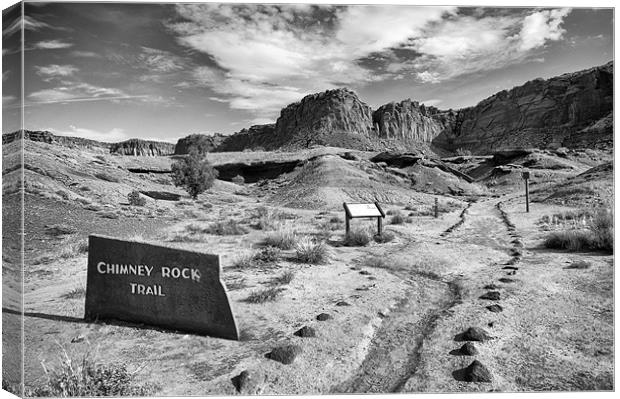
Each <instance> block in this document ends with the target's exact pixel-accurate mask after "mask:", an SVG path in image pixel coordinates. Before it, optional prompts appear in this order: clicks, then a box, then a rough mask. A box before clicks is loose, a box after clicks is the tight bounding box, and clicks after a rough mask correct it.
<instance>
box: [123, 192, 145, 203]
mask: <svg viewBox="0 0 620 399" xmlns="http://www.w3.org/2000/svg"><path fill="white" fill-rule="evenodd" d="M127 201H129V205H134V206H144V205H146V198H143V197H142V196H141V195H140V192H139V191H138V190H133V191H132V192H130V193H129V194H127Z"/></svg>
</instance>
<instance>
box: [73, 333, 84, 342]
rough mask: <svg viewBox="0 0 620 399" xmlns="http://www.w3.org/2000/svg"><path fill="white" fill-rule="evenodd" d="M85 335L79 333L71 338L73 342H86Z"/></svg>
mask: <svg viewBox="0 0 620 399" xmlns="http://www.w3.org/2000/svg"><path fill="white" fill-rule="evenodd" d="M84 339H85V338H84V336H83V335H78V336H77V337H73V338H71V343H72V344H79V343H80V342H84Z"/></svg>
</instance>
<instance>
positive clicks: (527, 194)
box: [525, 179, 530, 212]
mask: <svg viewBox="0 0 620 399" xmlns="http://www.w3.org/2000/svg"><path fill="white" fill-rule="evenodd" d="M528 181H529V180H528V179H525V212H529V211H530V187H529V184H528Z"/></svg>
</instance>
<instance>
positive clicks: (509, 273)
mask: <svg viewBox="0 0 620 399" xmlns="http://www.w3.org/2000/svg"><path fill="white" fill-rule="evenodd" d="M506 274H507V275H508V276H514V275H515V274H517V271H516V270H513V271H510V272H508V273H506Z"/></svg>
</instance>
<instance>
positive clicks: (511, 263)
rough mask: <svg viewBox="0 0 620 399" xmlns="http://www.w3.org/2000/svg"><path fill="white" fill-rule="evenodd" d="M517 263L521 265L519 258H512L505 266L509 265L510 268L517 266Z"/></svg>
mask: <svg viewBox="0 0 620 399" xmlns="http://www.w3.org/2000/svg"><path fill="white" fill-rule="evenodd" d="M517 263H519V259H518V258H512V259H510V260H509V261H508V262H506V263H504V264H505V265H508V266H512V265H516V264H517Z"/></svg>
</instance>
